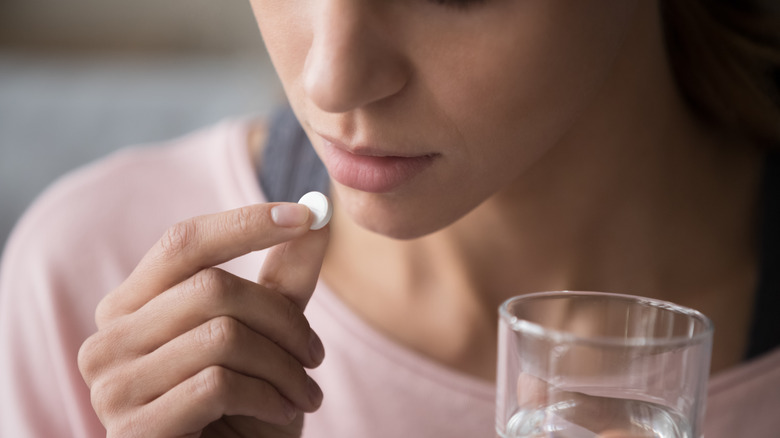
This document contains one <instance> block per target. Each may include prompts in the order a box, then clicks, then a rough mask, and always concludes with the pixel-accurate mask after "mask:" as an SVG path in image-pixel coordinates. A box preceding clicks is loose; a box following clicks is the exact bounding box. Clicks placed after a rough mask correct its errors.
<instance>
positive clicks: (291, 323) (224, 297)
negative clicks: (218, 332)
mask: <svg viewBox="0 0 780 438" xmlns="http://www.w3.org/2000/svg"><path fill="white" fill-rule="evenodd" d="M171 309H176V313H177V315H178V317H177V318H176V319H172V318H169V317H168V315H170V313H171ZM220 316H230V317H232V318H234V319H236V320H238V321H240V322H241V323H243V324H244V325H246V326H247V327H249V328H251V329H252V330H253V331H255V332H257V333H261V334H263V336H265V337H267V338H269V339H270V340H271V341H273V342H275V343H276V344H278V345H279V346H280V347H282V348H283V349H285V350H286V351H288V352H290V354H292V355H293V356H294V357H295V358H296V359H297V360H298V361H300V362H301V363H302V364H304V365H305V366H307V367H310V368H311V367H315V366H317V365H319V364H320V362H321V361H322V357H321V353H320V351H319V350H321V347H322V346H321V344H318V343H319V338H317V337H316V335H315V334H314V332H313V331H312V330H311V328H310V327H309V322H308V321H307V320H306V318H305V317H304V315H303V313H302V312H301V310H300V309H299V308H298V307H297V306H296V305H295V304H293V302H292V301H290V300H289V299H287V298H286V297H285V296H283V295H282V294H281V293H279V292H277V291H274V290H269V289H267V288H265V287H263V286H260V285H258V284H257V283H254V282H251V281H249V280H246V279H243V278H240V277H238V276H235V275H232V274H230V273H227V272H225V271H223V270H221V269H218V268H209V269H205V270H203V271H200V272H198V273H197V274H196V275H194V276H193V277H191V278H190V279H188V280H186V281H184V282H182V283H180V284H178V285H177V286H175V287H173V288H171V289H170V290H168V291H166V292H164V293H162V294H160V295H158V296H156V297H155V298H154V299H152V300H151V301H150V302H149V303H147V304H146V305H144V306H143V307H142V308H141V309H139V310H138V311H137V312H135V313H134V314H132V315H127V316H126V317H124V318H123V319H122V320H121V321H119V322H118V327H117V330H118V331H120V332H127V330H129V327H154V330H153V331H149V332H146V333H145V336H143V337H141V336H138V337H133V338H131V339H126V340H123V342H126V343H127V344H125V345H126V347H125V348H126V349H127V350H129V351H135V352H137V353H139V354H146V353H149V352H151V351H153V350H154V349H156V348H158V347H160V346H161V345H163V344H164V343H165V342H167V341H168V340H170V339H173V338H175V337H176V336H179V335H181V334H182V333H185V332H186V331H189V330H191V329H193V328H195V327H197V326H198V325H200V324H203V323H204V322H206V321H208V320H210V319H213V318H217V317H220ZM125 325H126V326H127V327H128V329H125V328H124V326H125ZM313 350H318V351H316V352H313Z"/></svg>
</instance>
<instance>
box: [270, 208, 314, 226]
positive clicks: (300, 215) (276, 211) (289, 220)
mask: <svg viewBox="0 0 780 438" xmlns="http://www.w3.org/2000/svg"><path fill="white" fill-rule="evenodd" d="M307 219H309V208H308V207H306V206H305V205H300V204H279V205H277V206H276V207H274V208H272V209H271V220H273V221H274V223H275V224H276V225H279V226H280V227H300V226H301V225H303V224H305V223H306V220H307Z"/></svg>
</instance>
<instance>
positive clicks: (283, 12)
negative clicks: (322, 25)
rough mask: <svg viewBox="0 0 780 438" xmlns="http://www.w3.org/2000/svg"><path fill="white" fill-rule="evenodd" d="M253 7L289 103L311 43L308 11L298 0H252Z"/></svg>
mask: <svg viewBox="0 0 780 438" xmlns="http://www.w3.org/2000/svg"><path fill="white" fill-rule="evenodd" d="M251 5H252V10H253V11H254V15H255V19H256V21H257V24H258V27H259V28H260V34H261V36H262V37H263V43H264V44H265V47H266V50H267V52H268V55H269V56H270V58H271V62H272V63H273V66H274V69H275V70H276V73H277V75H278V76H279V80H280V81H281V83H282V86H283V87H284V90H285V94H287V96H288V98H289V100H290V101H291V102H293V101H296V100H297V99H299V98H300V97H299V96H298V94H300V93H298V92H297V91H296V90H300V88H301V87H300V80H301V79H300V78H301V72H302V71H303V65H304V63H305V62H306V55H307V53H308V50H309V46H310V45H311V40H312V32H311V26H309V23H310V22H311V20H310V14H311V11H310V10H309V9H307V8H305V7H304V6H303V4H302V2H301V1H299V0H252V1H251Z"/></svg>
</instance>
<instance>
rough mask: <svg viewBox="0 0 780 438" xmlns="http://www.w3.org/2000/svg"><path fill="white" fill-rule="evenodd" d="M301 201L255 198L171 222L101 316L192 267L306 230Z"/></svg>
mask: <svg viewBox="0 0 780 438" xmlns="http://www.w3.org/2000/svg"><path fill="white" fill-rule="evenodd" d="M311 221H312V215H311V214H310V212H309V209H308V208H307V207H306V206H304V205H299V204H293V203H268V204H257V205H251V206H247V207H243V208H238V209H235V210H229V211H225V212H221V213H216V214H210V215H205V216H198V217H195V218H191V219H188V220H185V221H183V222H179V223H178V224H176V225H174V226H172V227H170V228H169V229H168V230H167V231H166V232H165V234H164V235H163V236H162V238H160V240H158V241H157V243H156V244H155V245H154V246H153V247H152V248H151V249H150V250H149V252H147V253H146V255H145V256H144V257H143V259H141V261H140V263H139V264H138V266H136V268H135V269H134V270H133V272H132V273H131V274H130V276H129V277H128V278H127V280H126V281H125V282H124V283H123V284H122V285H121V286H120V287H119V288H118V289H117V290H115V291H113V292H112V293H111V294H109V295H108V296H107V297H106V298H105V299H104V300H103V302H101V305H100V308H99V309H98V310H99V311H98V317H97V319H98V326H100V325H101V320H102V321H106V320H111V319H113V318H116V317H118V316H121V315H126V314H129V313H132V312H134V311H136V310H138V309H139V308H141V306H143V305H144V304H145V303H147V302H148V301H149V300H151V299H152V298H154V297H155V296H157V295H159V294H160V293H162V292H163V291H165V290H167V289H169V288H171V287H173V286H174V285H176V284H178V283H180V282H182V281H184V280H185V279H187V278H189V277H191V276H192V275H194V274H195V273H196V272H198V271H200V270H202V269H205V268H208V267H211V266H216V265H219V264H221V263H224V262H227V261H229V260H232V259H234V258H236V257H239V256H242V255H244V254H248V253H250V252H252V251H258V250H261V249H265V248H269V247H271V246H274V245H277V244H279V243H282V242H286V241H288V240H291V239H294V238H296V237H299V236H301V235H303V234H305V233H306V232H307V231H308V230H309V226H310V224H311Z"/></svg>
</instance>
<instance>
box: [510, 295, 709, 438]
mask: <svg viewBox="0 0 780 438" xmlns="http://www.w3.org/2000/svg"><path fill="white" fill-rule="evenodd" d="M499 314H500V322H499V344H498V345H499V347H498V376H497V392H496V407H497V409H496V431H497V432H498V435H499V436H500V437H503V438H520V437H523V438H525V437H529V438H530V437H534V438H536V437H540V438H541V437H548V438H551V437H555V438H593V437H599V438H628V437H630V438H639V437H643V438H644V437H648V438H649V437H652V438H700V437H701V436H702V434H703V432H702V430H703V429H702V420H703V416H704V409H705V400H706V388H707V380H708V377H709V368H710V356H711V350H712V333H713V325H712V322H711V321H710V320H709V319H708V318H707V317H706V316H704V315H703V314H701V313H700V312H697V311H695V310H692V309H689V308H685V307H681V306H678V305H676V304H672V303H669V302H665V301H660V300H655V299H649V298H642V297H638V296H630V295H621V294H611V293H602V292H571V291H561V292H541V293H533V294H528V295H522V296H519V297H515V298H512V299H509V300H508V301H506V302H504V303H503V304H502V305H501V307H500V309H499Z"/></svg>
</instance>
